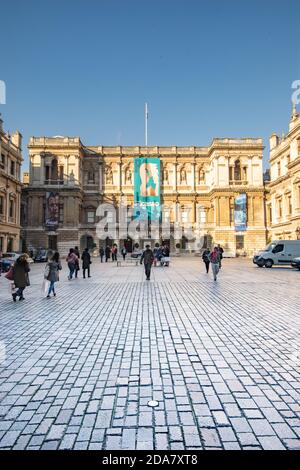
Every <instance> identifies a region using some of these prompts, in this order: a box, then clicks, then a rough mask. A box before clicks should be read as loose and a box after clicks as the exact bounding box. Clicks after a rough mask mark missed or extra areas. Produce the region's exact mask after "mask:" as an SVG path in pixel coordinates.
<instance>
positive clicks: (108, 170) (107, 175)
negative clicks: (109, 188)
mask: <svg viewBox="0 0 300 470" xmlns="http://www.w3.org/2000/svg"><path fill="white" fill-rule="evenodd" d="M105 182H106V184H113V172H112V169H111V166H110V165H107V166H106V167H105Z"/></svg>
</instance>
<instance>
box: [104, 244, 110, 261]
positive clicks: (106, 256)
mask: <svg viewBox="0 0 300 470" xmlns="http://www.w3.org/2000/svg"><path fill="white" fill-rule="evenodd" d="M110 252H111V249H110V247H109V246H108V245H107V247H106V248H105V262H106V263H107V261H108V260H109V258H110Z"/></svg>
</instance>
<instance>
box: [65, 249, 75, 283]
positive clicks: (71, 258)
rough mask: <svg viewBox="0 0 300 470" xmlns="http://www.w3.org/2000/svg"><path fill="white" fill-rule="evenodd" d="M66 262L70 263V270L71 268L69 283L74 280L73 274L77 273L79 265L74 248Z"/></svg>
mask: <svg viewBox="0 0 300 470" xmlns="http://www.w3.org/2000/svg"><path fill="white" fill-rule="evenodd" d="M66 261H67V263H68V268H69V276H68V279H69V281H71V280H72V278H73V274H74V272H75V269H76V263H78V258H77V256H76V255H75V253H74V248H71V249H70V251H69V254H68V256H67V258H66Z"/></svg>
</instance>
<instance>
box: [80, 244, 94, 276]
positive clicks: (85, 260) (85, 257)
mask: <svg viewBox="0 0 300 470" xmlns="http://www.w3.org/2000/svg"><path fill="white" fill-rule="evenodd" d="M81 260H82V272H83V279H85V272H86V270H87V272H88V277H91V273H90V265H91V264H92V262H91V255H90V254H89V249H88V248H85V249H84V252H83V253H82V256H81Z"/></svg>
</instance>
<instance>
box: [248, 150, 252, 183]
mask: <svg viewBox="0 0 300 470" xmlns="http://www.w3.org/2000/svg"><path fill="white" fill-rule="evenodd" d="M252 158H253V157H252V156H249V157H248V184H249V185H253V172H252Z"/></svg>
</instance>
